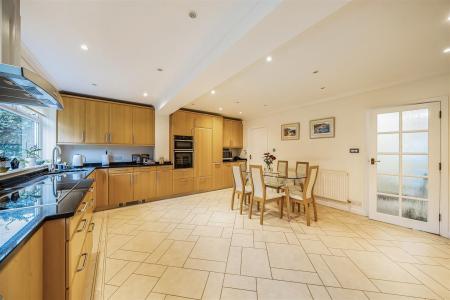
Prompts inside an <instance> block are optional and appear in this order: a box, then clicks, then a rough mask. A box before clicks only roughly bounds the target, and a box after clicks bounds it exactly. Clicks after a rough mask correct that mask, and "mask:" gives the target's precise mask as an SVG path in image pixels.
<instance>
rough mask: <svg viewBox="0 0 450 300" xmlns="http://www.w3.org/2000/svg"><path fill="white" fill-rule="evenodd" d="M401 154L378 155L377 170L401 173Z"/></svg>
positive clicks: (384, 172) (380, 172) (379, 171)
mask: <svg viewBox="0 0 450 300" xmlns="http://www.w3.org/2000/svg"><path fill="white" fill-rule="evenodd" d="M398 157H399V156H398V155H378V156H377V159H378V160H379V162H378V163H377V172H378V174H392V175H398V174H399V158H398Z"/></svg>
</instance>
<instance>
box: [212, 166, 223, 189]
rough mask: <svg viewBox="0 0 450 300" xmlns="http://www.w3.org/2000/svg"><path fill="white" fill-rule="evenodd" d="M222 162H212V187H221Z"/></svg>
mask: <svg viewBox="0 0 450 300" xmlns="http://www.w3.org/2000/svg"><path fill="white" fill-rule="evenodd" d="M223 186H224V182H223V164H222V163H214V164H213V189H215V190H218V189H221V188H223Z"/></svg>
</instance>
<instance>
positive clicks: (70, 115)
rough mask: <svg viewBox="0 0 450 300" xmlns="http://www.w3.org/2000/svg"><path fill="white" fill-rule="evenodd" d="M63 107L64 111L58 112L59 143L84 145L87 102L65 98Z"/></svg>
mask: <svg viewBox="0 0 450 300" xmlns="http://www.w3.org/2000/svg"><path fill="white" fill-rule="evenodd" d="M63 105H64V110H62V111H58V135H57V136H58V143H65V144H82V143H84V138H85V136H84V135H85V131H84V128H85V120H86V115H85V101H84V100H81V99H78V98H72V97H63Z"/></svg>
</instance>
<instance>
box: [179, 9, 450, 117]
mask: <svg viewBox="0 0 450 300" xmlns="http://www.w3.org/2000/svg"><path fill="white" fill-rule="evenodd" d="M449 15H450V1H448V0H430V1H421V0H408V1H390V0H379V1H372V0H365V1H353V2H351V3H349V4H347V5H346V6H344V7H343V8H341V9H340V10H338V11H337V12H336V13H335V14H333V15H331V16H329V17H327V18H325V19H324V20H322V21H321V22H319V23H318V24H316V25H315V26H313V27H311V28H309V29H308V30H306V31H305V32H302V33H301V34H299V35H298V36H296V37H295V38H293V39H292V40H290V41H288V42H287V43H285V44H284V45H282V46H281V47H279V48H278V49H276V50H274V51H273V52H272V53H271V55H272V57H273V61H272V62H271V63H267V62H266V61H265V60H264V58H261V59H259V60H258V61H257V62H255V63H254V64H252V65H250V66H248V67H246V68H244V69H243V70H241V71H240V72H238V73H237V74H235V75H234V76H232V77H231V78H229V79H228V80H226V81H224V82H222V83H221V84H219V85H217V86H215V87H211V88H214V90H215V91H216V94H215V95H211V94H210V93H209V92H205V93H204V94H203V95H202V96H200V97H198V98H197V99H195V101H193V102H192V103H191V104H189V105H186V107H189V108H192V109H199V110H207V111H213V112H219V110H218V108H219V107H223V111H222V112H221V113H223V114H225V115H229V116H234V117H242V118H244V119H250V118H254V117H258V116H261V115H263V114H268V113H270V112H275V111H279V110H283V109H284V110H286V109H289V108H290V107H292V106H300V105H306V104H311V103H314V102H317V101H324V100H327V99H333V98H337V97H339V96H342V95H346V94H351V93H355V92H358V91H365V90H370V89H374V88H380V87H383V86H388V85H392V84H396V83H400V82H404V81H411V80H416V79H419V78H424V77H428V76H432V75H436V74H443V73H449V72H450V54H443V52H442V51H443V49H444V48H446V47H450V22H449V21H447V18H448V16H449ZM315 70H318V71H319V73H317V74H313V71H315ZM449 84H450V83H449ZM321 87H325V89H323V90H322V89H321ZM236 101H239V102H240V103H239V104H236V103H235V102H236ZM264 104H266V105H267V107H265V106H264ZM239 111H242V112H243V114H242V115H240V114H239Z"/></svg>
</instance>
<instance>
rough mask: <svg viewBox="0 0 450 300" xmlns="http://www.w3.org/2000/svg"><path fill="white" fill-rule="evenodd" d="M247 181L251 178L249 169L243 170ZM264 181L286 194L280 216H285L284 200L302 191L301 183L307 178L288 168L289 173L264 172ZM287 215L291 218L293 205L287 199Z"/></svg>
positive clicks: (270, 186) (267, 185)
mask: <svg viewBox="0 0 450 300" xmlns="http://www.w3.org/2000/svg"><path fill="white" fill-rule="evenodd" d="M242 173H243V174H244V176H243V177H244V178H246V179H245V180H246V183H247V182H249V180H250V170H249V169H247V170H245V171H243V172H242ZM263 177H264V183H265V185H266V187H268V188H273V189H276V190H277V192H282V193H284V194H285V197H283V199H282V202H281V204H280V218H282V216H283V207H284V200H285V199H287V198H288V197H289V194H290V193H299V194H300V193H301V192H302V190H301V187H300V183H302V182H303V181H304V180H305V179H306V175H304V174H297V172H296V171H295V170H288V172H287V174H280V173H279V172H274V171H266V170H264V172H263ZM286 208H287V217H288V220H289V219H290V210H291V205H290V201H286Z"/></svg>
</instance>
